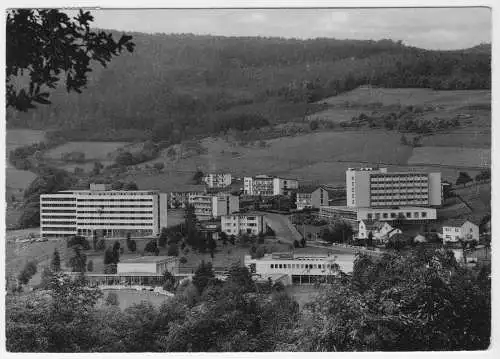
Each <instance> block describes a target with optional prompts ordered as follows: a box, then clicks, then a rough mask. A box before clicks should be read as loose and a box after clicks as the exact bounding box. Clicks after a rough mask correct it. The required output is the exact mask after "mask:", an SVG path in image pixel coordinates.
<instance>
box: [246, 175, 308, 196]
mask: <svg viewBox="0 0 500 359" xmlns="http://www.w3.org/2000/svg"><path fill="white" fill-rule="evenodd" d="M298 188H299V182H298V181H297V180H295V179H288V178H279V177H271V176H266V175H258V176H255V177H244V178H243V191H244V193H245V194H246V195H249V196H263V197H271V196H278V195H288V194H289V193H290V191H293V190H296V189H298Z"/></svg>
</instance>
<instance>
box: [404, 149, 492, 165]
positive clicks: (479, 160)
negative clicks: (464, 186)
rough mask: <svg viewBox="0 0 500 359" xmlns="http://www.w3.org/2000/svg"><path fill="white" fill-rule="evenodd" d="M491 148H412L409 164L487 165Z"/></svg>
mask: <svg viewBox="0 0 500 359" xmlns="http://www.w3.org/2000/svg"><path fill="white" fill-rule="evenodd" d="M490 163H491V150H490V149H488V148H464V147H419V148H415V149H414V150H413V155H412V156H411V157H410V159H409V160H408V164H409V165H417V164H423V165H445V166H454V167H457V168H459V167H462V168H477V169H479V168H481V167H489V166H490Z"/></svg>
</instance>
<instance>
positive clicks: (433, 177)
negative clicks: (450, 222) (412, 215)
mask: <svg viewBox="0 0 500 359" xmlns="http://www.w3.org/2000/svg"><path fill="white" fill-rule="evenodd" d="M441 200H442V187H441V173H440V172H436V173H429V206H441V204H442V202H441Z"/></svg>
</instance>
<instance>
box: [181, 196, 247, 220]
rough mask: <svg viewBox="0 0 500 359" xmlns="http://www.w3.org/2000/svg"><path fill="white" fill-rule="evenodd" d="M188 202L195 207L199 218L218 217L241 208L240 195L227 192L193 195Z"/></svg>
mask: <svg viewBox="0 0 500 359" xmlns="http://www.w3.org/2000/svg"><path fill="white" fill-rule="evenodd" d="M188 203H189V205H191V206H193V207H194V214H195V215H196V218H198V220H209V219H212V218H218V217H220V216H222V215H225V214H231V213H234V212H238V211H239V210H240V201H239V197H237V196H232V195H227V194H221V195H217V196H213V195H207V194H203V195H191V196H189V199H188Z"/></svg>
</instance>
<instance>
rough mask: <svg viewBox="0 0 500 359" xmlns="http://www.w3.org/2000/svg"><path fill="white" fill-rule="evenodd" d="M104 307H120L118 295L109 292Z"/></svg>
mask: <svg viewBox="0 0 500 359" xmlns="http://www.w3.org/2000/svg"><path fill="white" fill-rule="evenodd" d="M106 305H116V306H118V305H120V302H119V300H118V294H116V293H114V292H110V293H109V294H108V296H107V297H106Z"/></svg>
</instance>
